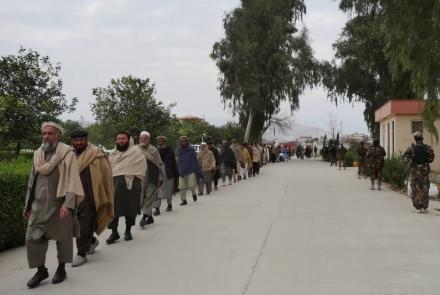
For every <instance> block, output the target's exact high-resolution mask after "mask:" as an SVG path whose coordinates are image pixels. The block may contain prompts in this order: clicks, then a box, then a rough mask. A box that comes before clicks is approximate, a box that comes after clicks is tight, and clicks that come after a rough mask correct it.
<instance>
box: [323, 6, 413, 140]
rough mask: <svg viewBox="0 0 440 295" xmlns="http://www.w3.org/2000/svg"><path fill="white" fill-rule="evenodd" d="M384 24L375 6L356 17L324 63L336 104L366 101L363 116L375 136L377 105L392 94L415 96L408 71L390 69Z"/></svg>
mask: <svg viewBox="0 0 440 295" xmlns="http://www.w3.org/2000/svg"><path fill="white" fill-rule="evenodd" d="M341 5H342V4H341ZM382 24H383V19H382V16H381V14H380V13H379V12H378V11H377V10H375V9H370V10H368V11H365V13H363V14H360V15H357V16H355V17H353V18H352V19H351V20H349V21H348V22H347V24H346V25H345V27H344V29H343V31H342V34H341V37H340V38H339V39H338V40H337V41H336V43H335V44H334V45H333V47H334V49H335V51H336V53H335V59H334V60H333V61H332V62H331V63H329V62H324V63H323V66H322V70H323V71H322V76H323V80H322V82H323V85H324V86H325V87H326V88H327V90H328V96H329V98H330V99H331V100H333V101H334V102H335V103H336V104H338V103H339V102H340V101H341V100H342V101H344V100H347V101H348V102H350V103H352V102H355V101H358V102H362V103H364V104H365V111H364V118H365V121H366V123H367V125H368V127H369V129H370V131H371V133H372V134H373V135H374V136H375V137H377V136H378V133H379V129H378V126H377V124H376V123H375V118H374V113H375V110H376V109H377V108H378V107H380V106H381V105H382V104H383V103H385V102H386V101H387V100H389V99H391V98H393V99H399V98H415V97H416V94H415V93H414V91H413V90H412V87H411V81H410V73H409V72H408V71H405V72H401V73H400V75H394V76H393V75H392V73H391V69H390V65H389V60H388V58H387V56H386V52H385V47H386V39H385V36H384V34H383V32H382V31H381V26H382Z"/></svg>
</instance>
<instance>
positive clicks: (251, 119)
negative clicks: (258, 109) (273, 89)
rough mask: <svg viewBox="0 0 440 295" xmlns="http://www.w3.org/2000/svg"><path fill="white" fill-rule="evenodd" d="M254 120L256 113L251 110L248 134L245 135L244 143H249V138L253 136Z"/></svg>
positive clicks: (247, 128) (247, 127)
mask: <svg viewBox="0 0 440 295" xmlns="http://www.w3.org/2000/svg"><path fill="white" fill-rule="evenodd" d="M253 119H254V112H253V111H252V109H250V110H249V117H248V122H247V126H246V132H245V133H244V139H243V142H244V143H249V136H250V135H251V128H252V121H253Z"/></svg>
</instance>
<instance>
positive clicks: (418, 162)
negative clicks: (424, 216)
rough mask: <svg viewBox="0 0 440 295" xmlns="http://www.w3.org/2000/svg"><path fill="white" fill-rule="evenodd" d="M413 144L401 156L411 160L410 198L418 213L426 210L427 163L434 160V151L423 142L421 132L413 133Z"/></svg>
mask: <svg viewBox="0 0 440 295" xmlns="http://www.w3.org/2000/svg"><path fill="white" fill-rule="evenodd" d="M414 141H415V144H413V145H411V146H410V147H409V148H408V149H407V151H406V152H405V153H404V154H403V156H402V158H403V159H404V160H405V161H407V162H411V174H410V175H411V199H412V202H413V205H414V207H415V208H416V209H417V210H420V213H426V212H428V206H429V185H430V182H429V173H430V172H431V169H430V167H429V163H431V162H432V161H434V151H433V150H432V148H431V147H430V146H429V145H426V144H424V143H423V134H422V133H421V132H416V133H415V134H414Z"/></svg>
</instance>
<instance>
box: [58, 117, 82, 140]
mask: <svg viewBox="0 0 440 295" xmlns="http://www.w3.org/2000/svg"><path fill="white" fill-rule="evenodd" d="M61 126H62V127H63V129H64V135H63V138H62V141H63V142H64V143H67V144H70V141H71V139H70V133H71V132H72V131H73V130H76V129H83V126H81V123H79V122H78V121H74V120H66V121H63V122H61Z"/></svg>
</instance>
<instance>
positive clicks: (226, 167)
mask: <svg viewBox="0 0 440 295" xmlns="http://www.w3.org/2000/svg"><path fill="white" fill-rule="evenodd" d="M219 161H220V170H221V173H222V181H223V186H225V185H226V176H227V177H228V179H229V185H231V184H232V175H233V173H234V171H236V170H237V168H236V167H237V160H236V159H235V155H234V151H233V150H232V149H231V146H230V145H229V143H228V142H227V141H226V140H224V141H223V148H222V150H221V152H220V155H219Z"/></svg>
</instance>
